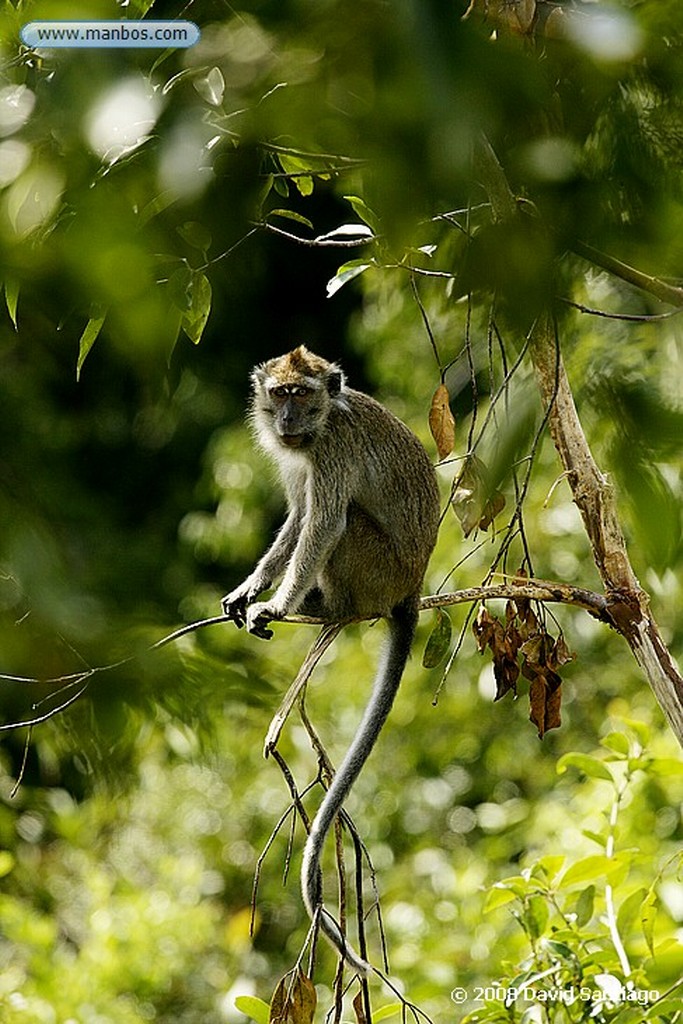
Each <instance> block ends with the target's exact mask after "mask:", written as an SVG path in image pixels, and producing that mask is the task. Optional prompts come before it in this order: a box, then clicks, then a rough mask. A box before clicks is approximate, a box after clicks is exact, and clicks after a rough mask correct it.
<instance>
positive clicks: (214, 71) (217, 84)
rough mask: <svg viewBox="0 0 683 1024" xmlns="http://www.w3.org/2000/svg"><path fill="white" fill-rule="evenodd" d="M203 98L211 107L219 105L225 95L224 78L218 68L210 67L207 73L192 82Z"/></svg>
mask: <svg viewBox="0 0 683 1024" xmlns="http://www.w3.org/2000/svg"><path fill="white" fill-rule="evenodd" d="M192 84H193V85H194V87H195V89H196V90H197V92H198V93H199V95H200V96H201V98H202V99H203V100H206V102H207V103H210V104H211V106H212V107H220V105H221V103H222V102H223V97H224V95H225V79H224V78H223V72H222V71H221V69H220V68H211V70H210V71H209V73H208V74H207V75H204V76H203V77H202V78H197V79H196V80H195V81H194V82H193V83H192Z"/></svg>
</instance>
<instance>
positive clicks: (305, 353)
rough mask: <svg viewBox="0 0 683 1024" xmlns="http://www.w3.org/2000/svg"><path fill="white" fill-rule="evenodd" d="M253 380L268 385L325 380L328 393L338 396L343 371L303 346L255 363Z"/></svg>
mask: <svg viewBox="0 0 683 1024" xmlns="http://www.w3.org/2000/svg"><path fill="white" fill-rule="evenodd" d="M253 379H254V382H255V383H256V382H259V383H261V384H265V385H266V386H267V385H268V382H270V381H272V382H273V383H277V384H278V385H285V386H286V385H288V384H299V383H302V382H305V381H308V382H310V383H311V384H313V385H318V386H319V384H320V382H321V381H323V382H324V383H325V386H326V388H327V390H328V391H329V393H330V395H332V396H334V395H338V394H339V392H340V391H341V389H342V387H343V385H344V374H343V372H342V370H341V369H340V367H339V366H338V365H337V364H336V363H330V362H328V360H327V359H323V357H322V356H318V355H316V354H315V352H311V351H310V350H309V349H307V348H306V346H305V345H299V346H298V348H295V349H293V350H292V351H291V352H287V353H286V355H284V356H276V357H275V358H274V359H268V360H267V361H266V362H265V363H261V364H260V366H257V367H256V369H255V370H254V373H253Z"/></svg>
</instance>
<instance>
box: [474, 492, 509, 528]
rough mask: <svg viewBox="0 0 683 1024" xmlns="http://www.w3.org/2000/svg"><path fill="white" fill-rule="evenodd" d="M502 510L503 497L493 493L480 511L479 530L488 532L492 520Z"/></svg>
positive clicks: (499, 493) (503, 505)
mask: <svg viewBox="0 0 683 1024" xmlns="http://www.w3.org/2000/svg"><path fill="white" fill-rule="evenodd" d="M504 508H505V495H504V494H501V492H500V491H494V492H493V494H492V495H491V497H490V498H489V500H488V501H487V502H486V504H485V505H484V508H483V510H482V514H481V519H480V520H479V529H480V530H488V528H489V526H490V525H491V523H492V522H493V520H494V519H495V518H496V516H497V515H498V514H499V513H500V512H502V511H503V509H504Z"/></svg>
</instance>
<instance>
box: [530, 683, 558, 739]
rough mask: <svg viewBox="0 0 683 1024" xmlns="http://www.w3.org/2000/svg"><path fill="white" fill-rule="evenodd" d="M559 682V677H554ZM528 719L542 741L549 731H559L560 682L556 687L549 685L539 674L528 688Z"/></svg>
mask: <svg viewBox="0 0 683 1024" xmlns="http://www.w3.org/2000/svg"><path fill="white" fill-rule="evenodd" d="M556 679H558V680H559V676H557V677H556ZM529 703H530V706H531V710H530V712H529V718H530V719H531V721H532V722H533V723H534V725H535V726H536V728H537V730H538V738H539V739H541V740H542V739H543V737H544V736H545V734H546V733H547V732H548V730H549V729H559V727H560V725H561V724H562V721H561V716H560V708H561V704H562V686H561V681H560V682H558V683H557V684H556V685H551V684H549V681H548V679H547V677H546V676H545V675H543V673H539V674H538V675H537V676H536V678H535V679H534V680H533V682H532V683H531V685H530V687H529Z"/></svg>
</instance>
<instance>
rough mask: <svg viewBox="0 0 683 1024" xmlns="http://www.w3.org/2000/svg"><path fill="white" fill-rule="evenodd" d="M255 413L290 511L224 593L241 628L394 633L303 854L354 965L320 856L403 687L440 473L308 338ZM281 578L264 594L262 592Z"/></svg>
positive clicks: (256, 376) (329, 930) (311, 892)
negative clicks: (333, 625)
mask: <svg viewBox="0 0 683 1024" xmlns="http://www.w3.org/2000/svg"><path fill="white" fill-rule="evenodd" d="M252 382H253V386H254V394H253V403H252V410H251V417H252V422H253V425H254V429H255V432H256V436H257V439H258V442H259V444H260V445H261V446H262V447H263V448H264V449H265V450H266V451H267V452H268V454H269V455H270V456H271V457H272V458H273V459H274V461H275V462H276V465H277V467H278V470H279V473H280V477H281V479H282V483H283V486H284V489H285V492H286V495H287V503H288V508H289V512H288V516H287V519H286V520H285V523H284V524H283V526H282V527H281V529H280V531H279V533H278V534H277V536H276V538H275V540H274V542H273V544H272V545H271V547H270V548H269V549H268V551H267V552H266V553H265V555H264V556H263V558H262V559H261V560H260V562H259V563H258V564H257V566H256V568H255V569H254V571H253V572H252V573H251V575H250V576H248V577H247V579H246V580H245V581H244V582H243V583H242V584H241V585H240V586H239V587H237V588H236V589H235V590H233V591H232V593H230V594H228V595H227V596H226V597H225V598H224V599H223V608H224V610H225V613H226V614H227V615H230V616H231V617H232V618H233V619H234V620H235V622H237V624H238V625H242V624H243V623H245V622H246V625H247V628H248V629H249V630H250V632H253V633H254V634H255V635H257V636H261V637H264V638H267V637H269V636H271V635H272V632H271V631H270V630H269V629H268V628H267V627H268V623H269V622H270V621H271V620H274V619H278V618H282V617H284V616H285V615H287V614H289V613H292V612H297V611H298V612H301V613H305V614H310V615H317V616H320V617H322V618H324V619H327V620H329V621H339V620H345V619H351V618H356V617H365V616H370V615H375V614H377V615H381V616H384V617H386V618H387V619H388V620H389V624H390V640H389V645H388V648H387V650H386V653H385V656H384V659H383V663H382V665H381V666H380V669H379V672H378V675H377V678H376V682H375V687H374V690H373V694H372V697H371V698H370V701H369V702H368V705H367V707H366V711H365V714H364V717H363V721H362V723H361V725H360V727H359V730H358V733H357V734H356V737H355V739H354V741H353V743H352V745H351V747H350V749H349V751H348V753H347V755H346V757H345V758H344V760H343V762H342V764H341V765H340V767H339V770H338V772H337V774H336V775H335V779H334V782H333V784H332V786H331V787H330V789H329V791H328V793H327V795H326V797H325V799H324V800H323V803H322V805H321V807H320V809H319V811H318V814H317V815H316V818H315V820H314V822H313V825H312V829H311V834H310V836H309V839H308V842H307V844H306V849H305V851H304V866H303V871H302V889H303V894H304V901H305V903H306V906H307V908H308V911H309V913H310V914H311V915H313V914H314V913H315V912H316V910H317V909H318V908H320V909H319V913H320V924H321V928H322V930H323V931H324V932H325V934H326V935H327V936H328V938H330V940H331V941H332V942H333V943H334V944H335V945H336V946H337V948H338V949H339V950H340V952H341V953H342V954H343V955H344V956H345V957H346V959H347V960H348V961H349V963H350V964H351V965H352V966H353V967H354V968H355V969H357V970H365V969H367V967H368V965H367V964H366V963H365V961H363V960H362V959H361V958H360V957H359V956H358V954H356V953H355V952H354V951H353V950H352V949H351V948H350V947H349V946H348V944H347V943H346V941H345V939H344V937H343V936H342V934H341V931H340V929H339V926H338V925H337V923H336V922H335V921H334V919H333V918H332V917H331V916H330V915H329V914H328V912H327V911H326V910H324V908H322V907H321V891H320V890H321V886H320V867H319V861H320V854H321V851H322V846H323V844H324V840H325V837H326V835H327V832H328V830H329V828H330V826H331V824H332V822H333V820H334V817H335V816H336V814H337V812H338V811H339V809H340V807H341V805H342V803H343V801H344V799H345V798H346V796H347V795H348V792H349V790H350V789H351V786H352V785H353V782H354V781H355V779H356V777H357V775H358V773H359V771H360V770H361V768H362V765H363V764H364V762H365V760H366V759H367V757H368V755H369V753H370V751H371V749H372V747H373V745H374V743H375V740H376V739H377V736H378V735H379V732H380V730H381V728H382V725H383V723H384V721H385V720H386V717H387V715H388V713H389V710H390V708H391V704H392V702H393V698H394V695H395V693H396V690H397V689H398V685H399V683H400V679H401V675H402V673H403V668H404V666H405V662H406V660H407V657H408V653H409V650H410V644H411V642H412V637H413V632H414V628H415V623H416V621H417V602H418V598H419V593H420V588H421V586H422V580H423V577H424V574H425V570H426V568H427V563H428V561H429V557H430V555H431V552H432V549H433V547H434V544H435V541H436V533H437V528H438V521H439V501H438V491H437V486H436V477H435V473H434V469H433V467H432V464H431V462H430V460H429V458H428V456H427V453H426V452H425V450H424V448H423V447H422V445H421V444H420V442H419V441H418V440H417V438H416V437H415V436H414V434H413V433H412V432H411V431H410V430H409V429H408V428H407V427H406V426H405V424H403V423H402V422H401V421H400V420H399V419H397V418H396V417H395V416H394V415H393V414H392V413H390V412H389V411H388V410H387V409H385V408H384V406H382V405H380V403H379V402H376V401H375V400H374V399H373V398H370V397H369V396H368V395H365V394H363V393H362V392H360V391H354V390H353V389H351V388H347V387H346V386H345V382H344V377H343V374H342V372H341V370H340V369H339V367H338V366H337V365H336V364H334V363H328V362H327V361H326V360H324V359H322V358H321V357H319V356H316V355H313V353H310V352H308V351H307V349H305V348H304V347H303V346H301V347H300V348H298V349H295V350H294V351H293V352H290V353H288V354H287V355H285V356H281V357H279V358H277V359H271V360H269V361H268V362H266V363H264V364H262V365H261V366H258V367H256V368H255V370H254V372H253V374H252ZM277 579H280V583H279V586H278V587H277V589H276V590H275V593H274V594H273V595H272V596H271V597H270V598H268V599H266V600H265V601H262V602H259V601H256V597H257V596H258V595H259V594H260V593H261V592H262V591H263V590H266V589H267V588H268V587H270V586H271V584H273V583H274V582H275V581H276V580H277Z"/></svg>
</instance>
